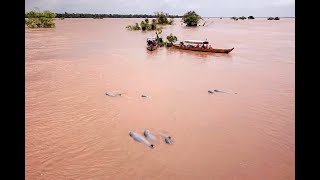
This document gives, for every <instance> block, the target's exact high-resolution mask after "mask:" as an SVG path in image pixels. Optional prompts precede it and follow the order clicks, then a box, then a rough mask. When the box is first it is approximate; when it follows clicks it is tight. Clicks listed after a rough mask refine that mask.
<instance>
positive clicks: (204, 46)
mask: <svg viewBox="0 0 320 180" xmlns="http://www.w3.org/2000/svg"><path fill="white" fill-rule="evenodd" d="M192 44H197V46H194V45H192ZM208 45H209V42H208V41H197V40H185V41H184V42H181V43H180V44H173V45H172V47H174V48H176V49H183V50H189V51H201V52H212V53H226V54H228V53H230V52H231V51H232V50H233V49H234V48H231V49H216V48H211V47H208Z"/></svg>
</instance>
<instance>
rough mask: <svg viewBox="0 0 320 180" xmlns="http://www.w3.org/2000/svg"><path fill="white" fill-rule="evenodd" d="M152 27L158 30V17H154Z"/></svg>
mask: <svg viewBox="0 0 320 180" xmlns="http://www.w3.org/2000/svg"><path fill="white" fill-rule="evenodd" d="M151 29H152V30H156V29H157V20H156V19H152V24H151Z"/></svg>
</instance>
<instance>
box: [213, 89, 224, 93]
mask: <svg viewBox="0 0 320 180" xmlns="http://www.w3.org/2000/svg"><path fill="white" fill-rule="evenodd" d="M214 92H220V93H226V92H223V91H220V90H217V89H215V90H214Z"/></svg>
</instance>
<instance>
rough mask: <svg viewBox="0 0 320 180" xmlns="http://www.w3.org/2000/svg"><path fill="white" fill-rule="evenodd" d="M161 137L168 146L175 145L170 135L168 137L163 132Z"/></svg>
mask: <svg viewBox="0 0 320 180" xmlns="http://www.w3.org/2000/svg"><path fill="white" fill-rule="evenodd" d="M160 135H161V136H162V137H163V138H164V141H165V142H166V143H167V144H173V141H172V138H171V136H169V135H166V134H164V133H162V132H160Z"/></svg>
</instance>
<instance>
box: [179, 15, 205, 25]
mask: <svg viewBox="0 0 320 180" xmlns="http://www.w3.org/2000/svg"><path fill="white" fill-rule="evenodd" d="M200 19H202V18H201V17H200V16H199V15H198V14H197V13H196V12H195V11H188V12H187V13H185V14H184V15H183V16H182V21H183V23H185V24H186V25H187V26H197V25H198V23H199V21H200Z"/></svg>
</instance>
